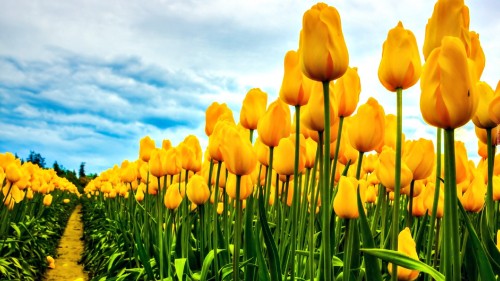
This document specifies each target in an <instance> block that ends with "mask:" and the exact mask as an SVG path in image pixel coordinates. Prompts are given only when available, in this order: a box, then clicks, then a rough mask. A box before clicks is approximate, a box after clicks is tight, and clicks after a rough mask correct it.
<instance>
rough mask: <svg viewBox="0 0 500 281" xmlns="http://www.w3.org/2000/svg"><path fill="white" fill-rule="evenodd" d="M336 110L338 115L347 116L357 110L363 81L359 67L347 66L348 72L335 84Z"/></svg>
mask: <svg viewBox="0 0 500 281" xmlns="http://www.w3.org/2000/svg"><path fill="white" fill-rule="evenodd" d="M333 93H334V96H335V111H336V112H337V116H338V117H347V116H351V114H352V113H353V112H354V111H355V110H356V107H357V106H358V102H359V94H360V93H361V82H360V79H359V75H358V68H357V67H349V68H347V71H346V73H345V74H344V75H343V76H342V77H340V78H339V79H337V81H335V84H334V85H333Z"/></svg>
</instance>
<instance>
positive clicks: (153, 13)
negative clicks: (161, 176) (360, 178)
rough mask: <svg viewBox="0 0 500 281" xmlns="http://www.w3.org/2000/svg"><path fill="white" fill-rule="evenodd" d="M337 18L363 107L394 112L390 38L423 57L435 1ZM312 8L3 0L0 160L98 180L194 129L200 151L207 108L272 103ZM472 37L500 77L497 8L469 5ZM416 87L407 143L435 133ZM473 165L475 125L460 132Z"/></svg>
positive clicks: (352, 4)
mask: <svg viewBox="0 0 500 281" xmlns="http://www.w3.org/2000/svg"><path fill="white" fill-rule="evenodd" d="M327 3H328V4H330V5H332V6H335V7H336V8H337V9H338V10H339V13H340V15H341V19H342V25H343V31H344V36H345V38H346V43H347V47H348V49H349V53H350V64H351V66H356V67H358V69H359V70H358V72H359V75H360V77H361V84H362V94H361V99H360V103H364V102H365V101H366V100H367V99H368V97H369V96H373V97H375V98H376V99H377V100H378V101H379V102H380V103H381V104H382V105H384V107H385V109H386V112H388V113H394V112H395V96H394V94H392V93H389V92H387V91H386V90H385V89H384V88H383V87H382V86H381V85H380V82H379V81H378V78H377V69H378V64H379V62H380V56H381V53H382V43H383V41H384V40H385V38H386V36H387V32H388V30H389V29H391V28H393V27H395V26H396V24H397V23H398V21H399V20H401V21H402V22H403V24H404V26H405V28H408V29H410V30H412V31H413V32H414V34H415V36H416V37H417V43H418V45H419V48H420V49H422V45H423V38H424V30H425V24H426V23H427V19H428V18H429V17H430V16H431V14H432V10H433V6H434V1H414V0H381V1H369V0H352V1H346V0H341V1H340V0H339V1H327ZM313 4H315V2H311V1H299V0H292V1H274V0H271V1H263V0H258V1H229V0H213V1H198V0H187V1H186V0H182V1H181V0H179V1H177V0H166V1H159V0H154V1H139V0H132V1H100V0H89V1H64V0H54V1H37V0H36V1H32V0H17V1H2V3H1V4H0V42H2V44H0V100H1V102H0V132H1V133H0V134H1V136H0V152H6V151H10V152H17V154H18V155H19V156H21V157H23V158H25V157H26V156H27V155H28V154H29V151H30V150H34V151H36V152H38V153H41V154H42V156H44V157H45V158H46V162H47V164H48V165H52V163H53V162H54V161H55V160H57V161H58V162H59V163H60V164H62V165H63V166H64V167H66V168H68V169H75V170H77V169H78V166H79V164H80V162H86V167H87V171H88V172H100V171H102V170H105V169H107V168H109V167H112V166H113V165H114V164H120V163H121V161H123V160H124V159H129V160H134V159H136V158H137V156H138V146H139V140H140V138H142V137H143V136H145V135H150V136H151V137H152V138H153V139H155V140H156V142H157V144H158V145H159V144H161V140H163V139H170V140H172V142H173V144H174V145H176V144H178V143H179V142H180V141H181V140H182V139H184V137H185V136H187V135H189V134H194V135H196V136H198V137H199V138H200V141H201V143H202V147H204V146H205V145H206V144H207V140H206V137H205V133H204V124H205V123H204V117H205V109H206V108H207V106H208V105H209V104H211V103H212V102H214V101H217V102H220V103H222V102H225V103H227V104H228V105H229V107H230V108H232V109H233V112H234V114H235V119H238V116H239V110H240V104H241V101H242V100H243V97H244V96H245V94H246V93H247V91H248V90H249V89H251V88H255V87H258V88H261V89H263V90H264V91H266V92H267V93H268V95H269V100H270V101H272V100H274V99H275V98H276V97H277V94H278V91H279V87H280V85H281V80H282V75H283V58H284V55H285V53H286V52H287V51H288V50H292V49H296V48H297V46H298V34H299V31H300V29H301V23H302V15H303V13H304V11H306V10H307V9H308V8H310V6H312V5H313ZM466 4H467V5H468V6H469V9H470V18H471V30H474V31H476V32H478V33H479V34H480V40H481V43H482V46H483V49H484V52H485V54H486V58H487V62H486V68H485V70H484V73H483V77H482V80H484V81H486V82H487V83H489V84H490V85H491V86H492V87H493V88H495V87H496V84H497V81H498V79H499V78H500V68H499V67H498V66H499V65H500V52H499V51H498V50H500V38H499V37H498V31H499V30H500V19H499V17H498V11H499V10H500V2H499V1H496V0H486V1H466ZM419 92H420V90H419V86H418V85H416V86H414V87H413V88H412V89H411V90H409V91H407V92H405V94H404V114H405V119H404V127H405V132H406V135H407V139H414V138H419V137H426V138H431V139H432V138H433V137H434V129H433V128H431V127H429V126H425V124H424V122H423V121H422V119H421V117H420V110H419V105H418V104H419ZM457 139H459V140H463V141H465V142H466V143H467V146H468V148H469V152H470V155H471V157H472V156H473V155H476V150H477V142H476V138H475V135H474V133H473V129H472V126H470V125H469V126H466V127H464V128H462V129H459V130H458V132H457Z"/></svg>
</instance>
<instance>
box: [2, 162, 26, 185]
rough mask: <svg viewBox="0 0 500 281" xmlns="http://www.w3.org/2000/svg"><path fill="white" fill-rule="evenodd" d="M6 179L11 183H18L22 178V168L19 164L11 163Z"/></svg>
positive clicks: (6, 171)
mask: <svg viewBox="0 0 500 281" xmlns="http://www.w3.org/2000/svg"><path fill="white" fill-rule="evenodd" d="M5 177H6V178H7V180H8V181H9V182H11V183H16V182H18V181H19V180H21V177H22V172H21V167H20V166H19V165H18V164H17V163H15V162H11V163H10V164H9V165H8V166H7V169H6V170H5Z"/></svg>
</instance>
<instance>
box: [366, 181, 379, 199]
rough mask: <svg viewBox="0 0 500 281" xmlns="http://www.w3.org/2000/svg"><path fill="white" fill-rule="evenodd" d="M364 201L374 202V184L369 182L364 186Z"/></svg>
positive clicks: (375, 194) (375, 196) (375, 197)
mask: <svg viewBox="0 0 500 281" xmlns="http://www.w3.org/2000/svg"><path fill="white" fill-rule="evenodd" d="M364 201H365V202H366V203H375V201H377V193H376V192H375V186H374V185H373V184H370V185H368V186H367V187H366V192H365V200H364Z"/></svg>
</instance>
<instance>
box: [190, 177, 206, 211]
mask: <svg viewBox="0 0 500 281" xmlns="http://www.w3.org/2000/svg"><path fill="white" fill-rule="evenodd" d="M186 188H187V189H186V194H187V197H188V199H189V201H191V202H193V203H194V204H196V205H203V204H205V202H207V201H208V199H209V198H210V190H209V189H208V185H207V181H206V180H205V179H204V178H203V177H202V176H200V175H193V176H192V177H191V178H190V179H189V181H188V183H187V187H186Z"/></svg>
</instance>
